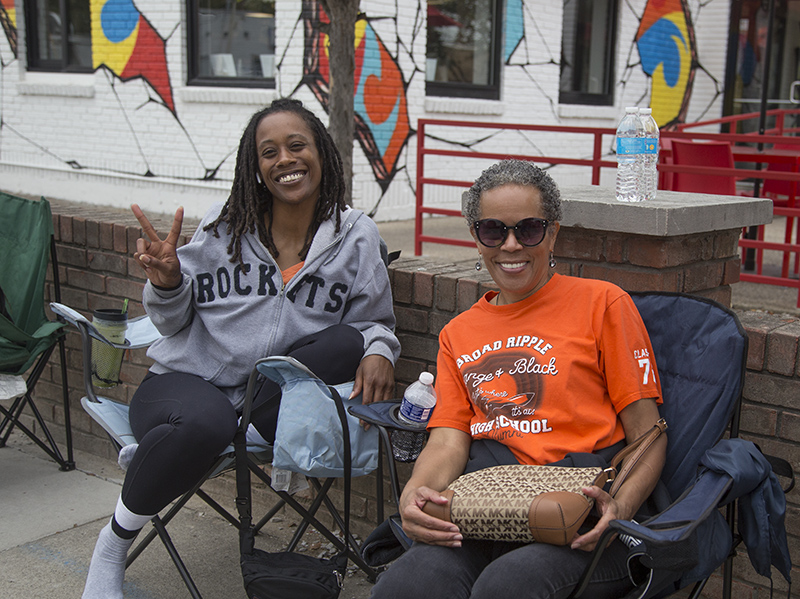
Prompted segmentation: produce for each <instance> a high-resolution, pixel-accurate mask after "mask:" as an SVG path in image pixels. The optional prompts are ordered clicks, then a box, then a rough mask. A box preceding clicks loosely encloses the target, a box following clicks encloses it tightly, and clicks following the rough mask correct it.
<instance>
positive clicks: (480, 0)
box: [426, 0, 495, 85]
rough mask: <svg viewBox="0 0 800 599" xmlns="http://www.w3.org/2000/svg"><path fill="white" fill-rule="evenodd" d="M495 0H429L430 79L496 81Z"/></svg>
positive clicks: (427, 76)
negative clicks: (494, 57)
mask: <svg viewBox="0 0 800 599" xmlns="http://www.w3.org/2000/svg"><path fill="white" fill-rule="evenodd" d="M494 15H495V0H429V1H428V50H427V54H426V55H427V69H426V79H427V80H428V81H438V82H456V83H472V84H474V85H490V84H491V83H492V82H493V72H492V62H493V60H492V58H493V50H494V39H493V38H494V28H493V24H494V23H493V21H494Z"/></svg>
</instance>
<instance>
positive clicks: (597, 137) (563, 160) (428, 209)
mask: <svg viewBox="0 0 800 599" xmlns="http://www.w3.org/2000/svg"><path fill="white" fill-rule="evenodd" d="M428 126H443V127H456V128H466V127H468V128H471V129H473V128H474V129H493V130H512V131H543V132H551V133H576V134H581V135H587V136H590V137H591V144H592V158H586V159H584V158H568V157H564V156H533V155H530V154H511V153H509V152H502V153H486V152H473V151H470V150H441V149H434V148H427V147H425V142H426V139H427V138H426V134H425V130H426V128H427V127H428ZM605 135H607V136H612V137H613V136H614V135H616V130H615V129H610V128H592V127H561V126H555V125H514V124H510V123H478V122H470V121H445V120H433V119H420V120H419V121H418V124H417V140H418V142H417V205H416V212H415V217H416V221H415V225H414V254H415V255H416V256H419V255H421V254H422V244H423V243H442V244H448V245H459V246H464V247H472V246H473V245H474V243H473V242H472V241H465V240H461V239H451V238H446V237H435V236H431V235H425V234H424V232H423V230H422V221H423V216H424V215H425V214H438V215H441V216H460V215H461V211H460V210H451V209H447V208H436V207H432V206H425V202H424V197H425V194H424V191H425V185H443V186H448V187H470V186H471V185H472V183H473V181H463V180H454V179H438V178H429V177H426V176H425V157H426V156H446V157H449V158H471V159H475V158H478V159H480V158H483V159H487V160H503V159H505V158H518V159H521V160H536V162H538V163H543V164H570V165H573V166H585V167H587V168H590V169H592V185H599V184H600V169H601V168H616V166H617V163H616V159H614V160H609V159H607V158H605V159H604V157H603V136H605ZM608 143H609V146H607V147H610V143H611V140H610V139H609V140H608ZM453 170H454V171H456V169H453Z"/></svg>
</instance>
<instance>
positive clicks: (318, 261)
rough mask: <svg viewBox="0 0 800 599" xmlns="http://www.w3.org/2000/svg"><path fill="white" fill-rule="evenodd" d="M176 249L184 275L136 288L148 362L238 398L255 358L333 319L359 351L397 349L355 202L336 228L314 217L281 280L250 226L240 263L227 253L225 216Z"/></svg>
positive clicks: (376, 238)
mask: <svg viewBox="0 0 800 599" xmlns="http://www.w3.org/2000/svg"><path fill="white" fill-rule="evenodd" d="M221 207H222V206H221V205H218V206H215V207H213V208H212V209H211V210H210V211H209V212H208V214H206V216H205V217H204V218H203V221H202V222H201V223H200V225H199V226H198V228H197V232H196V233H195V234H194V236H193V237H192V240H191V242H189V243H188V244H186V245H184V246H182V247H180V248H178V257H179V258H180V261H181V271H182V273H183V282H182V284H181V286H180V287H179V288H177V289H175V290H169V291H164V290H160V289H156V288H155V287H154V286H153V285H152V284H151V283H150V282H149V281H148V282H147V284H146V285H145V288H144V294H143V297H144V306H145V309H146V310H147V313H148V315H149V316H150V318H151V319H152V321H153V324H155V326H156V328H157V329H158V330H159V332H160V333H161V334H162V335H163V337H162V338H161V339H159V340H158V341H156V342H155V343H154V344H153V345H152V346H151V347H150V349H149V351H148V352H147V355H148V356H149V357H150V358H152V359H153V360H155V362H156V363H155V364H154V365H153V366H152V368H151V371H153V372H155V373H157V374H162V373H166V372H184V373H188V374H194V375H197V376H200V377H203V378H204V379H206V380H207V381H209V382H211V383H212V384H214V385H216V386H217V387H219V388H220V389H222V391H223V392H225V394H226V395H227V396H228V397H229V398H230V400H231V403H232V404H233V405H234V407H236V408H239V407H240V406H241V404H242V402H243V401H244V391H245V385H246V383H247V378H248V376H249V374H250V371H251V369H252V367H253V365H254V363H255V362H256V360H258V359H260V358H263V357H266V356H272V355H278V356H280V355H285V354H286V353H287V351H288V348H289V347H290V346H291V345H292V343H294V342H295V341H296V340H298V339H300V338H301V337H304V336H306V335H309V334H311V333H315V332H318V331H320V330H322V329H325V328H327V327H329V326H331V325H334V324H340V323H341V324H347V325H350V326H352V327H353V328H355V329H357V330H358V331H360V332H361V334H362V335H363V336H364V349H365V355H371V354H378V355H381V356H383V357H385V358H387V359H388V360H390V361H391V362H392V363H393V364H394V362H395V361H396V360H397V358H398V356H399V355H400V343H399V342H398V340H397V338H396V337H395V335H394V333H393V331H394V326H395V318H394V311H393V305H392V292H391V288H390V284H389V275H388V272H387V269H386V265H385V264H384V262H383V260H382V259H381V254H380V235H379V233H378V228H377V226H376V225H375V223H374V222H373V221H372V220H371V219H370V218H369V217H368V216H366V215H365V214H364V213H363V212H361V211H360V210H354V209H347V210H345V211H344V212H342V225H341V228H340V230H339V232H338V233H336V232H335V231H334V229H335V223H334V221H333V219H330V220H328V221H326V222H324V223H322V224H321V225H320V227H319V229H318V231H317V233H316V235H315V236H314V240H313V241H312V243H311V248H310V249H309V252H308V256H307V257H306V260H305V263H304V264H303V267H302V268H301V269H300V271H299V272H298V273H297V274H295V275H294V276H293V277H292V279H291V280H290V281H289V283H287V284H286V285H285V286H284V284H283V279H282V276H281V272H280V269H279V268H278V265H277V264H276V262H275V260H274V259H273V257H272V255H271V254H270V253H269V251H267V249H266V247H265V246H264V245H263V244H262V243H261V241H260V240H259V238H258V235H257V234H250V233H248V234H246V235H245V236H244V237H243V238H242V262H243V264H239V263H236V264H234V263H232V262H230V260H229V258H230V256H229V255H228V252H227V247H228V244H229V243H230V236H229V235H227V234H226V233H225V228H226V224H225V223H223V224H222V225H221V226H220V227H219V237H218V238H217V237H214V234H213V232H212V231H204V230H203V227H205V226H206V224H208V223H209V222H212V221H213V220H214V219H216V217H217V216H218V215H219V212H220V210H221Z"/></svg>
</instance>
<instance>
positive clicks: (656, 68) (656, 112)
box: [636, 0, 697, 127]
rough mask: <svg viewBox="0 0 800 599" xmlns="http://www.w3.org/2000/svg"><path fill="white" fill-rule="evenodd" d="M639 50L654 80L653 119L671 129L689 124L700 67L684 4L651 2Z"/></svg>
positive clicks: (664, 0) (676, 0)
mask: <svg viewBox="0 0 800 599" xmlns="http://www.w3.org/2000/svg"><path fill="white" fill-rule="evenodd" d="M636 47H637V48H638V50H639V56H640V57H641V59H642V69H643V70H644V72H645V73H647V74H648V75H649V76H650V78H651V93H650V107H651V108H652V109H653V118H654V119H655V120H656V122H657V123H661V124H662V126H665V127H670V126H672V125H674V124H676V123H682V122H684V121H685V120H686V112H687V111H688V109H689V99H690V98H691V95H692V83H693V81H694V76H695V68H696V64H697V44H696V43H695V35H694V27H693V26H692V23H691V20H690V17H689V11H688V7H687V6H686V2H685V0H649V1H648V2H647V6H646V7H645V9H644V14H643V15H642V20H641V21H640V23H639V30H638V31H637V33H636Z"/></svg>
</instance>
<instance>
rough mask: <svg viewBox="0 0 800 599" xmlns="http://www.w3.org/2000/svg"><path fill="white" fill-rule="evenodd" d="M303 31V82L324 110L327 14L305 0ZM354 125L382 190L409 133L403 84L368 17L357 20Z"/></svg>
mask: <svg viewBox="0 0 800 599" xmlns="http://www.w3.org/2000/svg"><path fill="white" fill-rule="evenodd" d="M303 15H304V25H305V32H306V40H305V41H306V43H305V58H304V61H303V62H304V71H303V81H304V83H306V84H307V85H308V86H309V87H310V88H311V90H312V91H313V93H314V95H315V96H316V97H317V99H318V100H319V102H320V104H322V106H323V108H324V109H325V110H326V111H328V96H329V91H330V87H329V82H330V67H329V64H328V46H329V40H328V35H327V34H326V33H325V32H324V31H323V29H324V25H325V24H327V23H329V20H328V16H327V15H326V14H325V11H324V10H323V9H322V6H321V4H320V3H319V2H318V1H317V0H304V4H303ZM355 46H356V68H355V96H354V98H353V103H354V110H355V121H356V123H355V129H356V138H357V139H358V141H359V143H360V144H361V147H362V148H363V150H364V153H365V154H366V156H367V159H368V160H369V162H370V165H371V166H372V170H373V172H374V174H375V178H376V180H377V182H378V184H379V185H380V187H381V189H382V190H383V191H384V192H385V191H386V190H387V188H388V187H389V185H390V184H391V182H392V179H393V178H394V176H395V174H396V172H397V169H398V161H399V159H400V154H401V152H402V150H403V147H404V146H405V144H406V142H407V141H408V138H409V137H410V136H411V135H412V134H413V131H412V129H411V126H410V124H409V119H408V105H407V99H406V84H405V81H404V79H403V73H402V72H401V71H400V67H399V65H398V64H397V61H396V60H395V59H394V57H392V56H391V54H389V51H388V50H387V48H386V46H385V45H384V43H383V42H382V41H381V39H380V37H378V34H377V33H376V32H375V30H374V29H373V28H372V26H371V25H370V24H369V22H368V21H365V20H363V19H360V20H359V21H358V22H357V23H356V39H355Z"/></svg>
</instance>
